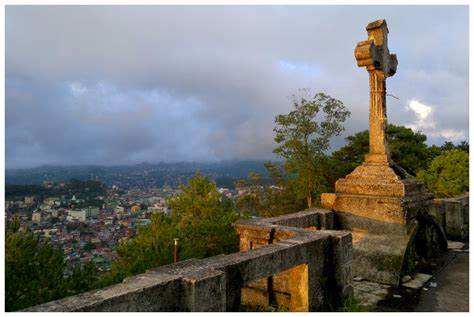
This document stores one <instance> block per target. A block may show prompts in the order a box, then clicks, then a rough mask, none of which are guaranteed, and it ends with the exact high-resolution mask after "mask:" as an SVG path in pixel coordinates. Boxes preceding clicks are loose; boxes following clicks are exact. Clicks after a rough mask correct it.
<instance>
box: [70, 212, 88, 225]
mask: <svg viewBox="0 0 474 317" xmlns="http://www.w3.org/2000/svg"><path fill="white" fill-rule="evenodd" d="M86 218H87V211H86V210H85V209H81V210H68V211H67V217H66V220H67V221H81V222H84V221H86Z"/></svg>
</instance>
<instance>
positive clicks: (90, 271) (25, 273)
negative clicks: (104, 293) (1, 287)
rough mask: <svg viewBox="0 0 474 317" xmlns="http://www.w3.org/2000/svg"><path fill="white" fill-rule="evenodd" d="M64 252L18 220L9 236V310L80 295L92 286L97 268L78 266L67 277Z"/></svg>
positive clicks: (7, 239)
mask: <svg viewBox="0 0 474 317" xmlns="http://www.w3.org/2000/svg"><path fill="white" fill-rule="evenodd" d="M65 268H66V265H65V263H64V259H63V254H62V252H61V250H59V249H56V248H54V247H52V246H51V244H50V243H49V242H48V241H45V242H41V241H40V240H39V238H38V237H36V236H35V235H34V234H33V233H32V232H30V230H29V228H28V227H26V228H24V229H20V225H19V221H18V219H14V220H13V221H12V222H11V223H10V224H9V226H8V228H7V230H6V237H5V306H6V307H5V309H6V310H7V311H15V310H19V309H23V308H26V307H29V306H33V305H37V304H41V303H44V302H48V301H52V300H55V299H59V298H62V297H65V296H69V295H73V294H77V293H79V292H83V291H87V290H89V289H90V288H92V286H93V283H94V282H95V280H96V273H95V267H94V266H93V265H92V264H91V263H89V264H86V265H85V266H83V267H80V266H78V267H76V268H75V269H74V270H73V273H72V274H71V275H70V276H68V277H65Z"/></svg>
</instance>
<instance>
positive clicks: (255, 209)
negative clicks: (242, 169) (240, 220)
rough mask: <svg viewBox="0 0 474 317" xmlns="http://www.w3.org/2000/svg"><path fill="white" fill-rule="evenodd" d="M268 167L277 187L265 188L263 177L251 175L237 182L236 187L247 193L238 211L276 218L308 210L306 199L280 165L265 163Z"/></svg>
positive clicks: (240, 197) (274, 185)
mask: <svg viewBox="0 0 474 317" xmlns="http://www.w3.org/2000/svg"><path fill="white" fill-rule="evenodd" d="M264 165H265V168H266V169H267V171H268V174H269V175H270V177H271V179H272V183H273V185H271V186H268V185H266V184H264V183H263V181H262V176H261V175H260V174H258V173H254V172H250V173H249V175H248V177H247V179H244V180H239V181H238V182H236V187H237V188H238V189H240V190H242V191H244V192H243V193H242V194H241V195H240V196H239V197H238V198H237V202H236V205H237V208H238V209H239V210H241V211H242V212H244V213H245V214H248V215H252V216H258V217H275V216H279V215H282V214H288V213H293V212H297V211H300V210H303V209H305V208H306V195H305V194H304V193H301V192H300V191H299V190H298V186H297V182H296V181H295V179H292V178H290V176H289V175H288V172H286V170H285V169H284V168H283V167H281V166H279V165H278V164H276V163H273V162H265V164H264Z"/></svg>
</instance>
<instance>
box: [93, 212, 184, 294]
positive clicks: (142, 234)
mask: <svg viewBox="0 0 474 317" xmlns="http://www.w3.org/2000/svg"><path fill="white" fill-rule="evenodd" d="M181 236H182V234H181V233H180V232H179V231H178V230H177V227H176V226H171V225H169V224H168V223H167V221H166V218H165V217H164V216H163V215H162V214H154V215H153V216H152V221H151V224H150V225H148V226H142V227H140V228H139V230H138V235H137V237H136V238H133V239H129V240H126V241H122V242H120V244H119V246H118V247H117V254H118V255H119V258H118V260H116V261H114V262H112V267H111V270H110V271H109V272H107V273H104V274H103V275H102V276H101V278H100V286H101V287H103V286H107V285H110V284H115V283H120V282H121V281H122V280H123V279H124V278H125V277H127V276H131V275H135V274H139V273H143V272H145V271H146V270H147V269H150V268H153V267H157V266H161V265H164V264H169V263H171V262H172V260H173V243H174V240H173V239H174V238H180V237H181Z"/></svg>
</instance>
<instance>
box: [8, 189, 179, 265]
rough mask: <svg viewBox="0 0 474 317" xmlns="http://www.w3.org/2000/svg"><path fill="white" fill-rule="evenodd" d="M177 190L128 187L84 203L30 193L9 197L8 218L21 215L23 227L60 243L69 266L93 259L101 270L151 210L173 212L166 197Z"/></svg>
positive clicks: (58, 244) (74, 199)
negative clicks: (97, 201) (18, 196)
mask: <svg viewBox="0 0 474 317" xmlns="http://www.w3.org/2000/svg"><path fill="white" fill-rule="evenodd" d="M171 194H173V192H172V191H169V192H167V193H166V192H163V191H162V190H161V189H156V190H148V191H140V190H133V191H127V192H125V193H124V194H121V195H119V194H117V191H116V190H115V189H113V190H111V191H109V192H108V193H107V195H106V196H105V197H96V200H99V201H101V202H102V206H100V207H97V206H87V207H81V208H77V207H76V206H83V205H84V199H81V198H79V197H76V195H73V196H72V197H64V196H62V197H47V198H45V199H43V200H41V201H39V199H38V197H35V196H26V197H23V199H21V200H19V199H17V200H14V201H13V200H9V201H5V210H6V213H5V214H6V217H7V219H8V220H12V219H13V217H19V219H20V223H21V226H23V227H24V226H28V227H29V228H30V230H32V231H33V232H34V233H35V234H37V235H38V236H40V237H41V239H48V240H49V241H50V242H51V243H52V244H53V245H56V246H58V247H60V248H61V249H62V250H63V253H64V259H65V260H66V263H67V264H68V267H70V268H72V267H73V266H74V265H75V264H76V263H78V262H85V261H93V262H94V263H95V265H96V267H97V269H98V270H99V271H107V270H109V269H110V267H111V263H112V261H113V260H114V259H115V258H116V257H117V254H116V251H115V249H116V247H117V245H118V244H119V243H120V242H121V241H125V240H128V239H129V238H131V237H134V236H135V235H136V233H137V230H138V227H139V226H143V225H147V224H149V223H150V222H151V220H150V218H151V215H152V214H154V213H163V214H165V215H166V216H167V217H170V216H171V213H170V209H169V208H168V206H167V204H166V198H165V197H166V196H169V195H171Z"/></svg>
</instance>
